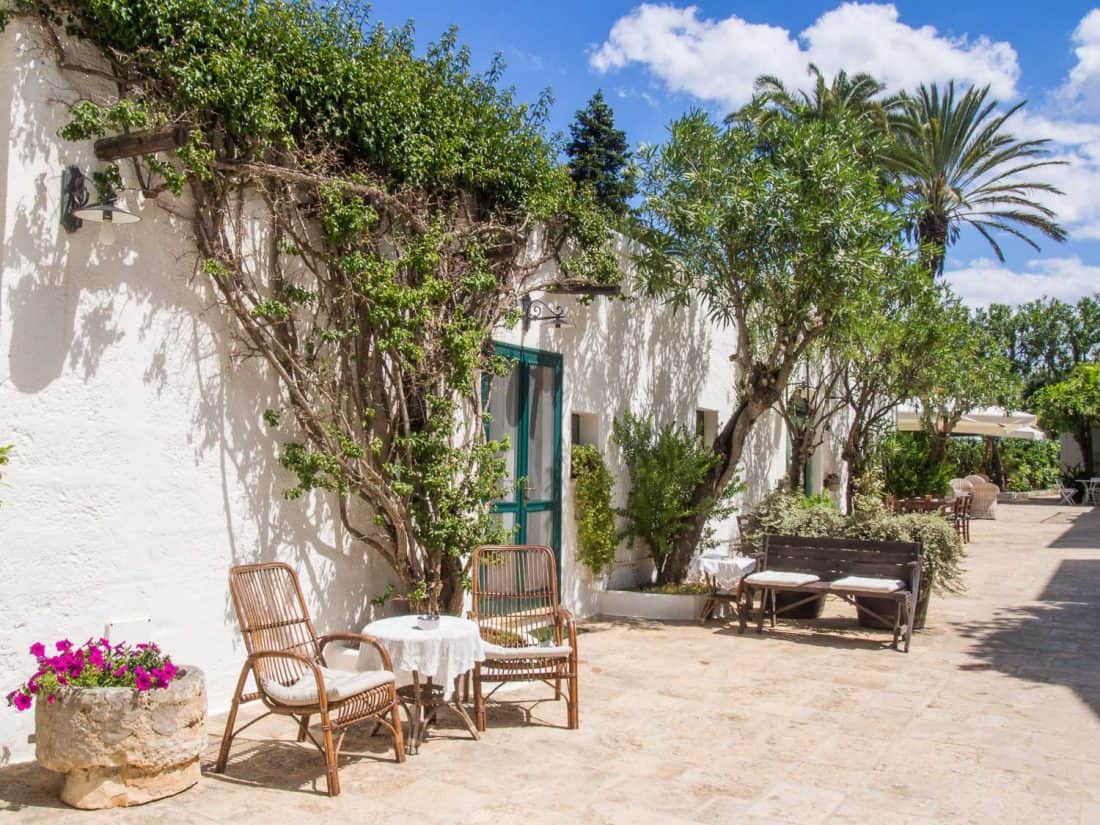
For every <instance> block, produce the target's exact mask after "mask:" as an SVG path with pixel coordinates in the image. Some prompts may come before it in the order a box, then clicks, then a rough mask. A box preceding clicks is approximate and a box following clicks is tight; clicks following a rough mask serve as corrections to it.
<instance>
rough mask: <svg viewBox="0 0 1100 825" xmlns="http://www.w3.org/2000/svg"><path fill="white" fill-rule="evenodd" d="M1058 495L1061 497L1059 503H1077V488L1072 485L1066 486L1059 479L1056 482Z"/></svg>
mask: <svg viewBox="0 0 1100 825" xmlns="http://www.w3.org/2000/svg"><path fill="white" fill-rule="evenodd" d="M1058 495H1059V496H1060V497H1061V499H1062V500H1061V502H1059V503H1060V504H1076V503H1077V490H1076V488H1074V487H1066V486H1065V485H1064V484H1062V482H1061V481H1059V482H1058Z"/></svg>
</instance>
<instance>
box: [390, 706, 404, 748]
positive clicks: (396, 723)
mask: <svg viewBox="0 0 1100 825" xmlns="http://www.w3.org/2000/svg"><path fill="white" fill-rule="evenodd" d="M400 708H401V706H400V704H399V703H398V701H397V690H396V689H394V693H393V707H392V708H391V709H390V718H391V719H393V753H394V756H395V757H397V761H398V762H404V761H405V731H404V728H402V726H401V710H400Z"/></svg>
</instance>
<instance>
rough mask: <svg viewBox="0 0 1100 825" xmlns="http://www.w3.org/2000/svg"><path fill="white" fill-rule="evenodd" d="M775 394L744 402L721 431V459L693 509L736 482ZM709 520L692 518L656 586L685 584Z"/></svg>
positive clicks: (717, 443)
mask: <svg viewBox="0 0 1100 825" xmlns="http://www.w3.org/2000/svg"><path fill="white" fill-rule="evenodd" d="M771 395H772V393H770V392H769V393H767V394H764V395H763V397H762V398H760V399H759V400H756V401H751V400H745V401H741V403H740V404H739V405H738V407H737V409H736V410H734V412H733V415H731V416H730V419H729V421H727V422H726V425H725V426H724V427H723V428H722V432H720V433H719V434H718V437H717V438H716V439H715V440H714V451H715V452H716V453H717V454H719V455H720V456H721V457H722V460H721V461H719V462H718V463H717V464H716V465H715V467H714V468H713V469H712V470H711V471H710V472H709V473H708V474H707V476H706V478H704V479H703V481H702V482H701V483H700V484H699V486H698V487H696V488H695V492H694V494H693V495H692V497H691V503H692V505H693V509H698V506H699V505H700V504H702V503H703V502H704V501H706V500H707V499H715V498H717V497H718V496H720V495H721V494H722V492H723V491H724V490H725V488H726V486H727V485H728V484H729V483H730V482H731V481H732V480H733V477H734V475H735V473H736V471H737V464H738V463H739V462H740V461H741V456H742V454H743V453H744V451H745V442H746V441H747V440H748V437H749V433H750V432H751V431H752V428H753V425H754V424H756V422H757V421H758V420H759V419H760V417H761V416H762V415H763V414H764V413H766V412H767V411H768V409H769V408H770V407H771V406H772V404H774V403H775V400H776V398H777V397H778V395H775V397H771ZM708 518H710V512H709V510H704V511H701V512H697V513H696V514H695V515H694V516H692V517H691V518H689V519H688V520H687V521H686V522H685V523H684V526H683V528H682V529H681V530H680V533H679V534H678V535H677V536H676V542H675V544H674V546H673V548H672V552H671V553H670V554H669V557H668V559H667V560H666V561H665V565H664V567H663V568H662V569H661V570H659V571H658V573H657V584H674V583H677V582H680V581H683V578H684V576H685V575H686V573H687V568H688V563H689V562H690V561H691V557H692V555H693V554H694V553H695V548H696V547H698V545H699V541H700V539H701V538H702V536H703V531H704V530H705V529H706V525H707V519H708Z"/></svg>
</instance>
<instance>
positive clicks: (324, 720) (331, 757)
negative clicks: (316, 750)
mask: <svg viewBox="0 0 1100 825" xmlns="http://www.w3.org/2000/svg"><path fill="white" fill-rule="evenodd" d="M321 732H322V734H323V735H324V740H323V744H324V746H325V784H326V786H327V787H328V795H329V796H339V795H340V772H339V768H338V767H337V764H336V745H335V744H334V743H333V741H332V720H331V719H330V718H329V715H328V710H327V709H326V710H323V711H321Z"/></svg>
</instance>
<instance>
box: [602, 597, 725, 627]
mask: <svg viewBox="0 0 1100 825" xmlns="http://www.w3.org/2000/svg"><path fill="white" fill-rule="evenodd" d="M706 601H707V596H706V594H705V593H699V594H683V595H680V594H675V595H674V594H667V593H647V592H645V591H642V590H605V591H603V592H602V593H601V594H600V614H601V615H603V616H630V617H634V618H638V619H658V620H661V621H668V622H687V621H692V620H695V619H698V618H699V614H701V613H702V612H703V605H704V604H706Z"/></svg>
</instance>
